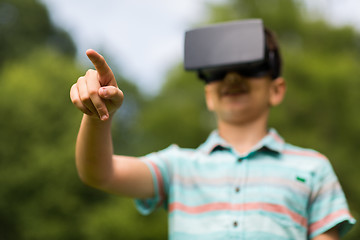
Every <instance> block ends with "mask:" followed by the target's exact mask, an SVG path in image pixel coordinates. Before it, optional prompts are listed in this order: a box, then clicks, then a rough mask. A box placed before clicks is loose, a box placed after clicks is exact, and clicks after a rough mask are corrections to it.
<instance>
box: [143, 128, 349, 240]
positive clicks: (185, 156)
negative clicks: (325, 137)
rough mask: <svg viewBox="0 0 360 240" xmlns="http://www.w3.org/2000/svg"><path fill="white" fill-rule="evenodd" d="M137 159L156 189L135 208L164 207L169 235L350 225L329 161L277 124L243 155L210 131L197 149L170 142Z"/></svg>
mask: <svg viewBox="0 0 360 240" xmlns="http://www.w3.org/2000/svg"><path fill="white" fill-rule="evenodd" d="M142 161H144V162H145V163H146V164H147V166H148V167H149V169H150V171H151V173H152V176H153V181H154V186H155V192H156V194H155V197H154V198H152V199H145V200H144V199H137V200H136V206H137V208H138V210H139V211H140V212H141V213H142V214H145V215H146V214H149V213H151V212H152V211H153V210H154V209H156V208H157V207H160V206H162V207H164V208H166V209H167V210H168V212H169V239H187V240H188V239H196V240H200V239H207V240H211V239H311V238H313V237H314V236H316V235H318V234H321V233H323V232H325V231H327V230H329V229H331V228H332V227H334V226H336V225H338V224H340V234H341V235H344V234H345V233H346V232H347V231H348V230H349V229H350V227H351V226H352V225H353V224H354V223H355V219H354V218H353V217H352V216H351V215H350V213H349V209H348V205H347V202H346V199H345V196H344V193H343V191H342V189H341V186H340V184H339V181H338V179H337V177H336V175H335V173H334V171H333V169H332V167H331V164H330V162H329V161H328V159H327V158H326V157H325V156H323V155H322V154H320V153H318V152H316V151H314V150H311V149H303V148H299V147H296V146H293V145H290V144H288V143H285V142H284V140H283V139H282V138H281V137H280V136H279V135H278V133H277V132H276V131H275V130H274V129H271V130H270V131H269V132H268V134H267V136H265V137H264V138H263V139H262V140H261V141H260V142H259V143H258V144H257V145H256V146H255V147H254V148H253V149H252V150H251V151H250V152H249V153H247V154H244V155H241V154H239V153H237V152H236V150H235V149H234V148H233V147H231V146H230V145H229V144H228V143H227V142H226V141H225V140H224V139H222V138H221V137H220V136H219V134H218V132H217V131H213V132H212V133H211V135H210V136H209V138H208V139H207V140H206V142H205V143H203V144H202V145H201V146H200V147H198V148H197V149H183V148H179V147H178V146H176V145H172V146H170V147H168V148H167V149H165V150H162V151H159V152H156V153H151V154H149V155H147V156H145V157H143V158H142Z"/></svg>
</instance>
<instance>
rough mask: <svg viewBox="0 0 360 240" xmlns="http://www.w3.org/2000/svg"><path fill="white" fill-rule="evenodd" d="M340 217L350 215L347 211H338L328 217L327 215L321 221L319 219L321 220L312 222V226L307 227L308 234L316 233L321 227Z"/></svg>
mask: <svg viewBox="0 0 360 240" xmlns="http://www.w3.org/2000/svg"><path fill="white" fill-rule="evenodd" d="M341 216H351V215H350V213H349V211H348V210H347V209H340V210H338V211H337V212H334V213H332V214H330V215H327V216H326V217H324V218H323V219H321V220H319V221H317V222H314V223H313V224H311V225H310V227H309V232H310V234H312V233H313V232H315V231H317V230H318V229H320V228H321V227H323V226H325V225H327V224H329V223H331V222H332V221H334V220H335V219H337V218H339V217H341Z"/></svg>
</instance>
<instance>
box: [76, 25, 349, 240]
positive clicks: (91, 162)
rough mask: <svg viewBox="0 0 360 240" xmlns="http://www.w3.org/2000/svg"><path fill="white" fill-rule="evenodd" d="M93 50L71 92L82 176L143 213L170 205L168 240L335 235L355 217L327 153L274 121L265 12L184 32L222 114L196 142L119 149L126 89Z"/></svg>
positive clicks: (274, 86)
mask: <svg viewBox="0 0 360 240" xmlns="http://www.w3.org/2000/svg"><path fill="white" fill-rule="evenodd" d="M228 36H231V37H228ZM204 43H205V45H204ZM229 49H230V50H229ZM233 49H238V50H239V51H240V53H241V54H239V53H238V52H236V51H233ZM249 49H250V50H249ZM87 55H88V57H89V59H90V60H91V61H92V62H93V64H94V66H95V68H96V71H95V70H88V72H87V73H86V75H85V76H83V77H80V78H79V79H78V81H77V83H76V84H74V85H73V86H72V88H71V91H70V95H71V99H72V102H73V103H74V105H75V106H76V107H77V108H79V109H80V110H81V111H82V112H83V113H84V116H83V120H82V123H81V127H80V130H79V135H78V140H77V144H76V164H77V169H78V172H79V175H80V178H81V179H82V181H84V182H85V183H86V184H89V185H91V186H93V187H96V188H99V189H101V190H104V191H107V192H111V193H115V194H120V195H124V196H127V197H132V198H136V199H137V200H136V204H137V207H138V209H139V210H140V212H142V213H143V214H149V213H150V212H152V211H153V210H154V209H155V208H157V207H159V206H164V207H165V208H167V209H168V211H169V237H170V239H231V238H234V239H316V240H321V239H323V240H325V239H339V236H341V235H343V234H344V233H345V232H346V231H348V229H349V228H350V226H351V225H352V224H354V223H355V220H354V219H353V218H352V217H351V215H350V213H349V210H348V207H347V203H346V199H345V196H344V194H343V192H342V190H341V187H340V185H339V182H338V180H337V178H336V176H335V174H334V172H333V169H332V167H331V165H330V163H329V161H328V160H327V159H326V157H324V156H323V155H321V154H319V153H317V152H316V151H313V150H309V149H302V148H299V147H295V146H293V145H290V144H287V143H285V142H284V140H283V139H282V138H281V137H280V136H279V135H278V134H277V132H276V131H275V130H274V129H270V130H269V129H268V126H267V121H268V116H269V112H270V108H271V107H273V106H277V105H278V104H280V103H281V102H282V100H283V97H284V94H285V90H286V85H285V81H284V79H283V78H282V77H281V58H280V53H279V49H278V46H277V43H276V40H275V38H274V36H273V34H272V33H271V32H270V31H269V30H266V29H264V28H263V26H262V22H261V20H246V21H237V22H232V23H226V24H219V25H214V26H210V27H208V28H199V29H196V30H194V31H193V32H191V31H189V32H188V33H187V36H186V40H185V67H186V68H187V69H189V70H196V71H198V73H199V76H200V78H201V79H203V80H204V81H205V83H206V84H205V99H206V103H207V107H208V109H209V110H210V111H212V112H214V114H215V115H216V117H217V130H215V131H213V132H212V133H211V135H210V136H209V138H208V139H207V140H206V142H205V143H204V144H202V145H201V146H200V147H198V148H197V149H181V148H179V147H177V146H176V145H172V146H170V147H169V148H167V149H165V150H162V151H160V152H157V153H152V154H149V155H147V156H146V157H143V158H135V157H127V156H118V155H114V154H113V149H112V139H111V119H112V117H113V115H114V114H115V111H116V110H117V109H118V108H120V106H121V104H122V101H123V93H122V92H121V90H120V89H119V88H118V86H117V84H116V81H115V78H114V75H113V73H112V71H111V69H110V68H109V66H108V65H107V63H106V62H105V60H104V58H103V57H102V56H101V55H99V54H98V53H97V52H95V51H93V50H88V51H87Z"/></svg>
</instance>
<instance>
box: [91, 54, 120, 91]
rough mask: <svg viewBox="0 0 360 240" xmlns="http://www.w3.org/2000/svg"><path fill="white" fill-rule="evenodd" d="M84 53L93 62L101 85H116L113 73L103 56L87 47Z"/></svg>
mask: <svg viewBox="0 0 360 240" xmlns="http://www.w3.org/2000/svg"><path fill="white" fill-rule="evenodd" d="M86 55H87V56H88V58H89V59H90V61H91V62H92V63H93V64H94V67H95V69H96V71H97V72H98V75H99V81H100V84H101V86H109V85H110V86H117V84H116V80H115V76H114V73H113V72H112V70H111V68H110V67H109V65H108V64H107V63H106V61H105V59H104V57H103V56H101V55H100V54H99V53H98V52H96V51H95V50H92V49H88V50H87V51H86Z"/></svg>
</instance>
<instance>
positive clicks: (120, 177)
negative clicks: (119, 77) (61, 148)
mask: <svg viewBox="0 0 360 240" xmlns="http://www.w3.org/2000/svg"><path fill="white" fill-rule="evenodd" d="M86 54H87V56H88V57H89V59H90V60H91V62H92V63H93V64H94V66H95V69H96V70H92V69H90V70H88V71H87V72H86V74H85V76H82V77H80V78H79V79H78V81H77V82H76V83H75V84H74V85H73V86H72V87H71V90H70V98H71V101H72V102H73V104H74V105H75V106H76V107H77V108H78V109H79V110H81V111H82V112H83V113H84V116H83V119H82V122H81V126H80V130H79V134H78V138H77V142H76V156H75V157H76V166H77V170H78V173H79V176H80V178H81V180H82V181H83V182H84V183H86V184H88V185H90V186H93V187H96V188H99V189H101V190H104V191H107V192H112V193H115V194H120V195H125V196H129V197H136V198H147V197H152V196H153V195H154V187H153V183H152V177H151V173H150V170H149V169H148V168H147V166H146V165H145V164H144V163H143V162H141V161H139V160H138V159H137V158H135V157H125V156H116V155H114V153H113V145H112V136H111V119H112V117H113V115H114V113H115V112H116V110H117V109H119V108H120V106H121V104H122V101H123V98H124V95H123V93H122V91H121V90H120V89H119V88H118V86H117V83H116V80H115V77H114V74H113V72H112V71H111V69H110V67H109V66H108V64H107V63H106V61H105V59H104V58H103V57H102V56H101V55H100V54H98V53H97V52H95V51H94V50H88V51H87V52H86Z"/></svg>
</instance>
